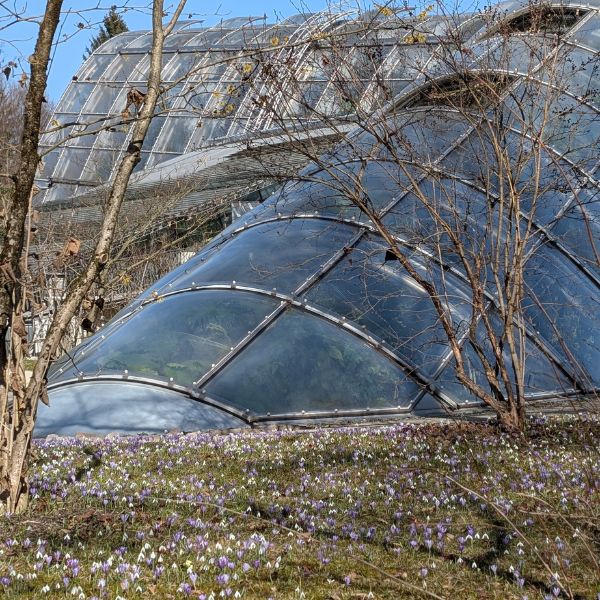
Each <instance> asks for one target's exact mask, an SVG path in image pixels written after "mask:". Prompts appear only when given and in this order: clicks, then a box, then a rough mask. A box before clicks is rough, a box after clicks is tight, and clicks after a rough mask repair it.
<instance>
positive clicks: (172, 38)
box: [164, 30, 196, 50]
mask: <svg viewBox="0 0 600 600" xmlns="http://www.w3.org/2000/svg"><path fill="white" fill-rule="evenodd" d="M195 35H196V32H195V31H176V30H173V31H172V32H171V33H170V34H169V35H168V36H167V37H166V38H165V44H164V47H165V49H169V50H173V49H178V48H181V47H182V46H184V45H185V44H186V42H188V41H189V40H191V39H192V38H193V37H194V36H195Z"/></svg>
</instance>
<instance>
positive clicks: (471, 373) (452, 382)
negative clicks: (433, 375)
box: [438, 318, 573, 404]
mask: <svg viewBox="0 0 600 600" xmlns="http://www.w3.org/2000/svg"><path fill="white" fill-rule="evenodd" d="M493 321H495V318H493ZM495 326H496V331H498V332H499V331H500V328H499V324H498V322H496V323H495ZM476 343H477V344H478V345H479V346H480V348H481V349H482V350H483V352H484V354H485V356H486V357H487V358H488V360H490V361H491V362H492V365H494V359H493V352H492V350H491V345H490V343H489V338H488V337H487V336H486V334H485V330H484V327H483V326H482V325H481V324H480V325H479V326H478V328H477V342H476ZM461 354H462V356H463V360H464V366H465V371H466V373H467V376H468V377H469V378H470V379H471V380H472V381H473V382H474V383H476V384H478V385H480V386H481V387H483V388H484V389H485V390H486V391H487V392H489V393H491V387H490V385H489V383H488V381H487V379H486V377H485V372H484V369H483V366H482V364H481V361H480V360H479V357H478V356H477V353H476V352H475V349H474V348H473V345H472V344H471V342H470V341H467V342H465V344H464V345H463V348H462V352H461ZM503 360H504V361H505V365H506V368H507V369H508V370H509V373H508V376H509V379H510V381H511V382H512V383H513V385H514V376H513V372H512V369H511V367H510V365H511V362H510V353H509V351H508V349H507V350H505V351H504V353H503ZM455 364H456V363H455V361H454V359H452V360H451V361H450V363H449V364H448V366H447V367H446V368H445V369H444V371H443V372H442V374H441V375H440V377H439V379H438V381H439V384H440V388H441V389H442V390H443V391H444V392H445V393H446V394H448V395H449V396H450V397H451V398H452V399H453V400H455V401H456V402H458V403H459V404H470V403H475V404H477V403H480V402H482V401H481V400H480V399H479V398H477V397H476V396H475V395H473V394H471V393H470V392H469V391H468V390H467V388H466V387H465V386H463V385H462V384H461V383H460V382H459V381H458V379H457V377H456V374H455ZM524 371H525V381H524V385H525V394H526V395H529V396H531V395H533V396H535V395H536V394H543V393H555V392H556V393H561V392H564V391H567V390H570V389H572V387H573V384H572V383H571V382H570V381H568V380H567V379H566V377H565V376H564V374H563V373H562V371H561V370H560V369H559V368H558V367H557V366H556V365H555V364H554V363H553V362H551V361H550V360H548V359H547V358H546V357H545V356H544V355H543V354H542V352H541V351H540V349H539V348H538V347H537V346H536V345H535V344H534V343H533V341H531V340H527V342H526V346H525V369H524ZM502 389H503V393H506V388H505V386H504V385H502Z"/></svg>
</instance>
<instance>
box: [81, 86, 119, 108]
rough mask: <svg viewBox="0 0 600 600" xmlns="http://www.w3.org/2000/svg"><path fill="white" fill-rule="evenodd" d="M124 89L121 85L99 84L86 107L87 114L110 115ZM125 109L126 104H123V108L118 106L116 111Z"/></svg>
mask: <svg viewBox="0 0 600 600" xmlns="http://www.w3.org/2000/svg"><path fill="white" fill-rule="evenodd" d="M122 89H123V86H122V85H120V84H114V83H99V84H98V85H97V86H96V89H95V90H94V91H93V92H92V93H91V95H90V97H89V99H88V101H87V104H86V105H85V112H86V113H99V114H102V115H105V114H108V113H109V112H110V109H111V108H112V105H113V103H114V101H115V99H116V97H117V96H118V95H119V92H120V91H121V90H122ZM124 108H125V102H123V106H118V107H117V108H116V109H115V110H123V109H124Z"/></svg>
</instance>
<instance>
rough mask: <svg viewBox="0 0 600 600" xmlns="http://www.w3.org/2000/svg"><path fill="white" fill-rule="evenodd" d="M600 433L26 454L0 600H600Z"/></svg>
mask: <svg viewBox="0 0 600 600" xmlns="http://www.w3.org/2000/svg"><path fill="white" fill-rule="evenodd" d="M599 434H600V421H599V420H598V419H596V418H590V417H587V418H583V417H569V418H561V419H557V420H550V421H545V420H542V419H539V420H537V421H531V423H530V427H529V430H528V433H527V437H526V438H525V439H517V438H512V437H509V436H508V435H505V434H500V433H498V432H497V431H496V430H494V429H492V428H491V427H489V426H485V425H475V424H448V425H444V424H425V425H414V424H410V425H394V426H385V427H384V426H381V427H364V428H361V427H354V428H339V429H319V430H311V431H269V432H267V431H253V432H247V433H235V434H230V435H216V434H214V435H213V434H192V435H187V436H184V435H169V436H165V437H163V438H160V439H158V438H156V437H143V436H140V437H122V438H118V437H112V438H111V437H109V438H105V439H54V440H48V441H42V442H37V443H36V462H35V464H34V465H33V467H32V472H31V476H32V490H31V493H32V496H33V500H32V502H31V506H30V509H29V510H28V512H27V513H26V514H23V515H18V516H11V517H2V518H0V597H6V598H111V599H117V598H152V597H154V598H186V597H190V598H206V599H209V598H214V599H217V598H239V597H242V598H273V599H276V598H290V599H291V598H298V599H299V598H307V599H312V598H327V599H331V600H338V599H340V600H341V599H350V598H353V599H359V598H391V599H396V598H421V597H423V598H427V597H430V598H431V597H433V598H448V599H454V598H458V599H461V600H463V599H467V598H477V599H479V598H499V599H509V598H519V599H522V598H529V599H534V598H540V599H545V598H549V599H553V598H568V597H572V598H591V599H593V600H596V599H597V598H600V569H599V561H600V453H599V444H598V440H599Z"/></svg>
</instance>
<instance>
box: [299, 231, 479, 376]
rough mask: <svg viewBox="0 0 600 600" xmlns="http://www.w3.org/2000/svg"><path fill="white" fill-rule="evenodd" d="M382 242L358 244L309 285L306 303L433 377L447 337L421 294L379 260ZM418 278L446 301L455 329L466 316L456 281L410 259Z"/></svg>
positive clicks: (400, 271)
mask: <svg viewBox="0 0 600 600" xmlns="http://www.w3.org/2000/svg"><path fill="white" fill-rule="evenodd" d="M385 257H386V252H385V247H384V244H383V243H379V242H376V241H367V242H361V243H360V244H359V245H358V247H357V248H355V249H354V250H353V251H352V252H350V253H349V254H348V257H347V258H346V259H344V261H343V262H342V263H340V264H339V265H338V266H336V268H335V269H333V271H331V272H330V273H328V274H327V276H326V277H325V278H324V279H322V280H321V281H319V282H318V283H317V284H315V285H314V286H313V287H312V288H311V289H310V291H309V292H308V294H307V297H308V299H309V302H310V303H311V304H313V303H315V304H317V305H318V306H320V307H323V308H325V309H326V311H327V312H329V311H331V312H333V313H335V314H337V315H339V316H343V317H345V318H346V319H348V320H349V321H354V322H356V323H358V324H359V325H361V326H364V327H366V328H367V331H368V332H369V333H371V334H373V335H374V336H376V337H378V338H380V339H383V340H385V342H386V344H387V345H389V346H391V347H392V349H393V350H394V352H396V353H397V354H399V355H400V356H402V357H403V358H404V359H405V360H407V361H408V362H409V363H410V364H413V365H416V366H418V368H419V369H421V370H423V371H424V372H427V373H433V372H434V371H435V370H436V368H437V366H438V364H439V360H440V358H441V357H442V356H443V355H444V354H445V353H446V351H447V348H448V343H447V337H446V335H445V333H444V330H443V328H442V327H441V325H440V324H439V321H438V317H437V313H436V311H435V308H434V306H433V303H432V302H431V300H430V297H429V295H428V294H427V292H426V291H425V290H424V289H423V288H422V287H421V286H419V285H418V284H417V283H416V281H414V279H412V278H411V277H410V276H409V275H408V274H407V273H406V271H405V270H404V269H403V268H402V267H401V266H400V264H399V263H398V262H397V261H396V260H388V261H386V260H385ZM413 266H414V267H415V268H416V269H417V270H418V271H419V273H420V275H422V276H423V277H425V278H426V279H427V280H428V281H432V275H433V281H432V282H433V283H435V285H436V289H437V290H438V293H439V294H440V295H442V296H444V297H446V298H447V299H448V303H449V305H450V306H451V311H452V316H453V320H454V323H455V327H456V330H458V329H459V327H460V326H461V324H462V322H463V321H464V320H466V319H468V318H469V316H470V303H469V301H468V298H467V294H466V293H465V292H463V291H461V287H460V285H459V284H458V282H457V281H454V279H453V278H452V277H451V276H449V275H446V276H445V278H444V279H442V278H441V277H440V274H439V272H437V270H435V269H431V267H429V269H430V270H431V271H432V273H431V274H430V273H428V272H427V270H426V268H425V267H424V266H423V265H422V264H420V263H418V262H416V261H414V262H413Z"/></svg>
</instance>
